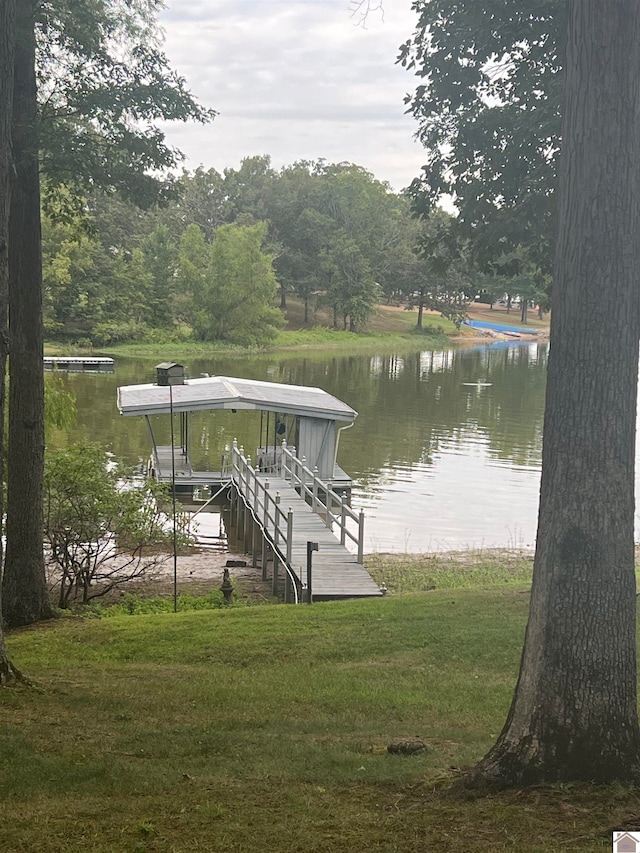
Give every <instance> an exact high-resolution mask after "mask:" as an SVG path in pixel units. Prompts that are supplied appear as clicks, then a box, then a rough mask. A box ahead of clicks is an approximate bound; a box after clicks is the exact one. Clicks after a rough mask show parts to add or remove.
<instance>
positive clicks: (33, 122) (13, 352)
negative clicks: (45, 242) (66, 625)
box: [2, 0, 53, 626]
mask: <svg viewBox="0 0 640 853" xmlns="http://www.w3.org/2000/svg"><path fill="white" fill-rule="evenodd" d="M35 9H36V4H35V3H34V2H33V0H31V2H27V0H22V2H20V3H18V4H17V7H16V49H15V64H14V92H13V123H12V135H13V155H14V161H15V180H14V183H13V187H12V194H11V206H10V222H9V367H10V376H11V381H10V385H9V452H8V466H7V467H8V472H7V553H6V560H5V569H4V578H3V590H2V594H3V601H2V605H3V608H2V612H3V615H4V617H5V620H6V622H7V624H8V625H12V626H13V625H27V624H29V623H31V622H36V621H38V620H40V619H47V618H50V617H51V616H53V610H52V607H51V603H50V601H49V594H48V591H47V586H46V579H45V567H44V555H43V547H42V546H43V500H42V483H43V474H44V372H43V366H42V354H43V325H42V253H41V229H40V173H39V161H38V118H37V101H36V75H35V34H34V16H35Z"/></svg>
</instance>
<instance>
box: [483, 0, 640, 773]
mask: <svg viewBox="0 0 640 853" xmlns="http://www.w3.org/2000/svg"><path fill="white" fill-rule="evenodd" d="M639 115H640V4H639V3H638V2H637V0H607V2H606V3H604V2H603V0H569V3H568V7H567V55H566V69H565V96H564V116H563V131H562V138H563V146H562V157H561V164H560V185H559V232H558V245H557V256H556V264H555V283H554V293H553V306H552V307H553V311H552V321H551V355H550V359H549V372H548V385H547V402H546V413H545V423H544V442H543V454H542V485H541V492H540V513H539V520H538V539H537V547H536V556H535V563H534V578H533V588H532V593H531V609H530V614H529V624H528V626H527V633H526V638H525V645H524V650H523V655H522V661H521V669H520V676H519V679H518V684H517V687H516V691H515V695H514V698H513V703H512V706H511V710H510V712H509V715H508V718H507V722H506V724H505V727H504V729H503V731H502V733H501V735H500V737H499V739H498V741H497V743H496V745H495V746H494V747H493V749H492V750H491V751H490V752H489V753H488V755H487V756H486V757H485V758H484V759H483V760H482V762H481V763H480V764H479V765H478V767H477V768H476V774H475V781H480V782H482V781H489V782H492V783H497V784H508V785H509V784H510V785H520V784H528V783H533V782H536V781H539V780H553V779H583V780H593V781H596V782H607V781H610V780H622V781H632V780H633V781H638V780H640V731H639V728H638V717H637V708H636V641H635V625H636V585H635V576H634V541H633V526H634V525H633V521H634V443H635V430H636V384H637V373H638V333H639V330H640V288H639V287H638V271H639V270H640V257H639V256H640V250H639V246H640V242H639V241H638V233H639V231H640V215H639V214H640V210H639V205H640V179H639V173H640V169H639V162H640V154H639V150H638V139H640V120H639ZM603 293H606V294H607V305H608V306H609V307H608V310H607V311H604V312H603V311H601V310H599V306H600V305H601V302H602V294H603Z"/></svg>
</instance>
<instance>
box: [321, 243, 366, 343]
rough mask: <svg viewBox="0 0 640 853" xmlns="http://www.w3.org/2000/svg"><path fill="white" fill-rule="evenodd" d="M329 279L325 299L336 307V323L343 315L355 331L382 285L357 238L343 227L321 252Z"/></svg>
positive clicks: (360, 324)
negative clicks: (377, 279) (349, 234)
mask: <svg viewBox="0 0 640 853" xmlns="http://www.w3.org/2000/svg"><path fill="white" fill-rule="evenodd" d="M320 264H321V267H322V269H323V270H324V271H325V274H326V276H327V281H328V287H327V294H326V297H325V299H326V301H327V302H328V303H329V305H330V306H331V307H332V308H333V316H334V325H336V320H337V317H338V315H339V314H340V315H342V319H343V327H344V328H345V329H346V328H347V320H348V321H349V331H351V332H355V331H356V329H357V328H358V327H362V326H364V325H365V323H366V322H367V320H368V319H369V317H370V316H371V314H373V311H374V309H375V303H376V301H377V299H378V296H379V293H380V288H379V286H378V285H377V283H376V281H375V279H374V277H373V273H372V271H371V267H370V265H369V263H368V261H367V259H366V258H365V257H364V255H363V253H362V252H361V251H360V248H359V246H358V244H357V243H356V241H355V240H353V239H352V238H351V237H349V236H348V235H347V233H346V231H344V230H343V229H340V231H339V232H338V234H337V235H336V237H335V238H334V239H333V240H332V243H331V246H330V248H328V249H327V250H326V251H325V252H323V253H322V254H321V256H320Z"/></svg>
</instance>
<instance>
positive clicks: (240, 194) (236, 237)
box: [43, 156, 522, 346]
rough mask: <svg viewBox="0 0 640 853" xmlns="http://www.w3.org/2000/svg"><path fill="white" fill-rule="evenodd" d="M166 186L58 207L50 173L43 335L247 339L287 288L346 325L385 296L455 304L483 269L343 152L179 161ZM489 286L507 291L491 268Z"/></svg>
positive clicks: (359, 322)
mask: <svg viewBox="0 0 640 853" xmlns="http://www.w3.org/2000/svg"><path fill="white" fill-rule="evenodd" d="M175 190H176V197H175V198H174V199H173V200H170V201H168V202H167V203H166V204H164V205H163V206H159V205H155V206H152V207H151V208H149V209H147V210H142V209H141V208H140V207H138V206H136V205H134V204H133V203H131V202H128V201H126V200H124V199H123V197H122V196H121V195H119V194H116V193H113V192H112V193H110V194H106V193H99V192H96V193H94V194H92V195H91V196H89V197H88V198H86V201H85V204H84V205H83V206H82V207H81V208H80V207H77V206H76V207H75V209H72V206H71V205H70V204H69V203H68V191H67V190H66V188H65V187H64V185H63V186H57V187H55V188H49V189H48V192H47V208H46V215H45V216H44V221H43V254H44V289H45V329H46V335H47V336H48V337H49V338H59V339H66V340H70V341H74V342H78V343H85V344H92V345H95V346H104V345H107V344H112V343H116V342H122V341H127V340H135V339H139V340H143V339H144V340H154V339H155V338H157V336H158V334H161V335H162V338H163V339H166V338H167V336H168V335H170V336H175V337H176V338H178V339H179V338H181V337H193V338H195V339H200V340H223V341H230V342H233V343H238V344H242V345H259V344H263V343H266V342H268V341H269V340H270V339H272V338H273V336H274V335H275V333H276V331H277V329H278V327H279V326H280V325H281V324H282V322H283V314H282V310H284V309H286V307H287V297H288V296H289V295H290V294H295V295H296V296H297V297H299V298H300V300H302V303H303V305H304V322H305V323H312V322H314V313H315V312H316V311H317V310H318V309H322V310H323V311H324V312H326V313H328V314H329V316H330V317H331V318H332V323H333V325H334V326H335V327H339V328H345V329H350V330H351V331H357V330H360V329H362V328H364V327H365V326H366V323H367V321H368V320H369V318H370V317H371V315H372V313H373V311H374V310H375V305H376V303H378V302H380V301H386V302H395V303H397V304H404V305H406V306H407V307H417V308H418V309H419V320H418V322H419V324H420V323H421V318H422V311H423V309H424V308H431V309H437V310H439V311H441V312H442V313H444V314H446V315H447V316H451V317H452V318H453V319H456V318H458V317H459V316H462V312H463V306H464V304H465V303H466V300H468V298H469V297H472V296H474V295H476V293H477V291H478V290H479V289H482V287H484V286H485V284H486V281H487V280H488V277H487V276H481V275H480V273H479V272H478V271H477V270H476V269H475V268H474V266H473V264H472V262H471V261H470V253H469V251H468V249H467V247H466V246H465V244H464V243H463V242H461V241H460V239H459V238H458V237H457V236H456V234H455V233H454V229H453V228H452V227H451V217H450V216H449V215H448V214H447V213H445V212H444V211H442V210H436V211H435V212H433V213H431V214H430V215H429V216H428V217H426V218H424V219H421V220H419V219H416V218H415V217H414V216H413V215H412V211H411V203H410V200H409V198H408V197H407V196H406V195H405V194H402V193H395V192H392V191H391V189H390V187H389V186H388V185H387V184H385V183H383V182H381V181H379V180H376V178H375V177H374V176H373V175H372V174H371V173H370V172H368V171H366V170H365V169H363V168H362V167H360V166H357V165H354V164H351V163H338V164H331V163H326V162H325V161H323V160H319V161H316V162H307V161H302V162H298V163H294V164H293V165H290V166H285V167H283V168H282V169H280V170H275V169H274V168H272V166H271V160H270V158H269V157H268V156H258V157H249V158H246V159H245V160H243V162H242V164H241V165H240V167H239V168H238V169H231V168H229V169H225V170H224V171H223V173H222V174H220V173H219V172H217V171H216V170H215V169H209V170H204V169H202V168H198V169H196V170H195V171H194V172H186V171H185V172H184V173H183V175H182V176H181V177H180V178H178V179H177V181H176V186H175ZM62 211H63V212H64V215H59V214H60V212H62ZM513 270H515V271H516V272H518V273H519V272H520V271H519V269H518V267H517V264H516V263H515V262H514V263H513V264H511V267H510V268H509V269H508V270H506V272H509V273H512V272H513ZM521 278H522V277H521ZM520 285H521V286H522V282H520ZM491 286H492V288H493V290H492V292H493V291H495V292H501V293H504V292H505V291H506V290H508V281H507V277H506V275H505V274H504V270H502V269H500V270H499V271H497V272H496V276H495V277H494V280H492V281H491Z"/></svg>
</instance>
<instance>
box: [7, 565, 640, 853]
mask: <svg viewBox="0 0 640 853" xmlns="http://www.w3.org/2000/svg"><path fill="white" fill-rule="evenodd" d="M428 569H429V571H431V573H432V575H431V577H432V580H433V578H435V582H434V583H432V584H431V585H435V586H436V589H435V590H432V591H429V592H414V593H405V594H403V595H389V596H387V597H386V598H384V599H379V600H372V601H360V602H336V603H326V604H317V605H314V606H312V607H308V606H300V607H294V606H288V607H286V606H284V605H279V606H264V607H234V608H231V609H229V610H222V611H220V610H215V611H200V612H187V613H178V614H177V615H174V614H151V615H142V616H113V617H111V618H105V619H95V618H94V619H88V618H85V619H81V618H78V617H68V618H63V619H60V620H57V621H55V622H51V623H48V624H44V625H41V626H38V627H35V628H31V629H25V630H20V631H14V632H12V633H11V634H10V635H9V637H8V642H9V650H10V654H11V657H12V659H13V660H14V662H15V663H16V664H17V665H19V666H20V667H21V668H23V669H24V670H25V671H27V672H28V673H29V675H30V676H31V677H32V678H34V679H36V680H37V681H38V682H39V684H40V686H41V688H42V689H41V691H34V690H24V689H20V690H3V691H0V715H1V717H2V726H1V727H0V763H1V772H0V798H1V799H2V804H3V806H2V821H1V822H0V851H2V853H14V851H16V853H17V851H20V853H22V851H24V853H27V852H28V853H53V851H69V853H71V851H73V853H82V851H92V853H95V851H104V853H120V851H122V852H123V853H124V851H129V852H131V851H133V852H134V853H135V851H137V852H138V853H142V851H173V853H177V851H180V853H183V851H184V853H186V851H198V850H203V851H234V853H241V851H242V853H245V851H246V853H259V851H268V852H269V853H293V851H305V853H336V851H349V853H369V851H379V853H391V851H398V853H428V851H432V850H433V851H436V850H444V851H461V850H464V851H500V850H518V851H520V853H522V851H554V853H558V851H564V850H584V851H592V850H593V851H596V850H598V851H603V850H611V836H610V834H607V833H610V831H611V830H612V829H613V828H619V827H620V826H621V825H622V823H623V822H624V821H626V820H627V819H629V818H630V817H632V816H634V815H639V814H640V791H637V790H628V789H623V788H619V787H601V788H598V787H594V786H588V785H576V786H572V785H558V786H550V787H538V788H534V789H531V790H528V791H514V792H508V793H503V794H494V795H492V796H483V797H479V798H471V797H463V796H461V795H455V796H454V795H451V794H449V793H447V787H448V785H449V784H450V782H451V781H453V780H454V779H455V778H457V776H458V775H459V772H460V768H463V767H465V766H466V765H469V764H471V763H473V762H474V761H476V760H477V759H478V758H479V757H480V756H481V755H482V754H483V753H484V752H485V751H486V750H487V749H488V748H489V746H490V745H491V743H492V742H493V740H494V739H495V737H496V736H497V734H498V733H499V730H500V727H501V725H502V723H503V721H504V719H505V715H506V712H507V709H508V706H509V701H510V697H511V692H512V689H513V685H514V682H515V678H516V674H517V670H518V663H519V657H520V649H521V645H522V639H523V633H524V626H525V620H526V614H527V606H528V592H527V581H526V579H525V578H526V575H527V573H528V571H529V570H530V564H529V567H528V568H527V566H526V565H525V564H524V563H522V564H518V565H515V564H513V566H512V570H510V571H506V570H500V572H498V573H497V574H496V576H495V577H494V578H493V579H491V576H490V573H489V572H484V573H480V574H475V575H474V574H473V573H469V572H467V571H466V570H465V569H459V568H456V565H449V564H442V565H441V566H439V567H438V566H434V565H430V566H429V567H428ZM375 571H380V572H386V573H387V574H386V577H387V578H388V579H389V584H388V585H389V586H390V588H391V581H392V580H393V577H397V578H400V580H398V581H397V585H399V584H403V585H404V586H405V588H416V586H420V582H418V581H417V580H416V578H417V576H418V574H420V571H419V570H418V568H417V567H416V566H415V565H414V566H413V568H411V569H410V570H407V571H406V572H404V571H403V570H401V567H400V566H398V565H396V566H395V568H394V566H393V565H391V564H390V563H389V562H388V561H381V564H380V565H378V567H377V568H376V569H375ZM505 571H506V573H505ZM434 572H435V574H434ZM447 572H448V573H449V574H447ZM461 574H462V575H464V577H465V578H466V580H465V581H464V583H458V584H456V583H455V582H454V581H455V579H456V578H458V580H459V577H460V575H461ZM447 578H448V579H447ZM447 584H449V585H450V586H457V587H458V588H455V589H453V588H446V586H447ZM465 585H466V586H468V587H469V588H461V587H464V586H465ZM413 736H417V737H420V738H422V739H423V740H424V741H425V742H426V743H427V745H428V749H427V751H426V753H424V754H422V755H414V756H397V755H390V754H388V753H387V750H386V747H387V744H388V743H389V742H390V741H391V740H392V739H394V738H399V737H413Z"/></svg>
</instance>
